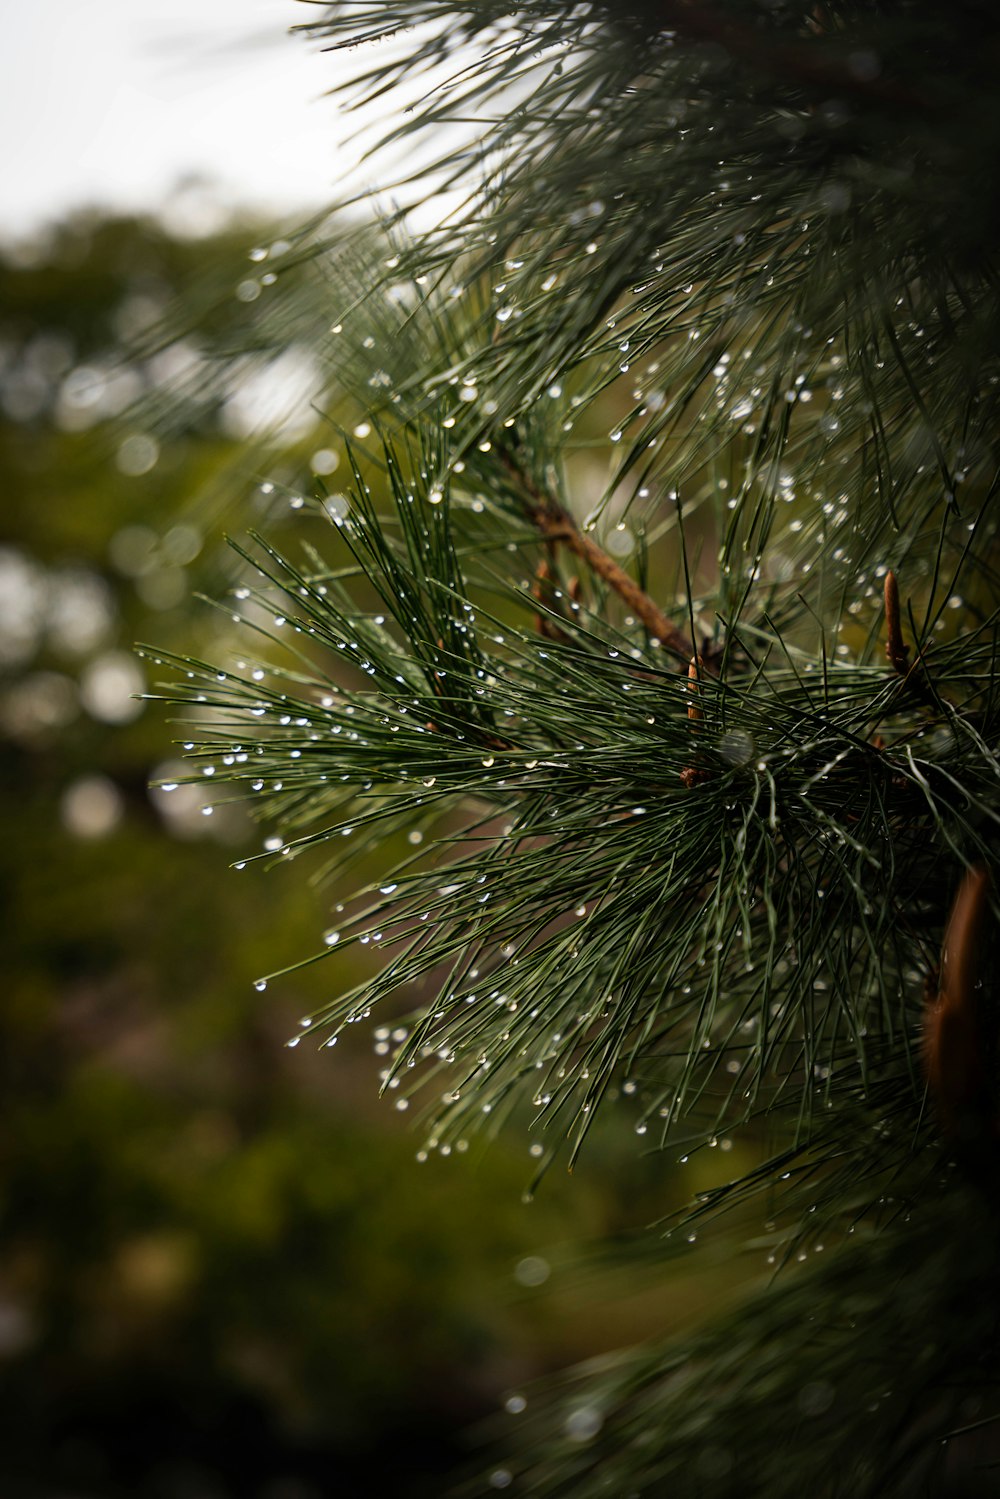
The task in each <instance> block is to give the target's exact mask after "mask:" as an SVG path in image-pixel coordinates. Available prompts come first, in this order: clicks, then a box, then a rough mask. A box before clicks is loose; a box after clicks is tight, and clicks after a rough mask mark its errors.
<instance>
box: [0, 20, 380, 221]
mask: <svg viewBox="0 0 1000 1499" xmlns="http://www.w3.org/2000/svg"><path fill="white" fill-rule="evenodd" d="M316 14H317V11H316V9H315V8H314V7H313V6H311V5H304V4H298V3H296V0H34V3H20V0H19V3H16V4H12V5H11V6H10V8H9V13H8V15H7V17H6V21H5V26H4V45H3V48H2V51H0V131H2V135H0V139H2V140H3V166H2V168H0V234H2V235H7V236H9V235H15V236H21V235H23V234H25V233H30V232H31V231H32V230H33V229H34V228H36V227H38V226H39V225H41V224H44V223H46V222H49V221H51V220H53V219H55V218H57V217H59V216H60V215H62V214H63V213H65V212H66V211H67V210H68V209H71V208H75V207H78V206H82V205H93V204H96V205H99V206H102V207H114V208H153V207H156V206H157V205H158V204H160V203H161V202H162V200H163V199H164V197H165V195H166V194H168V193H169V192H170V190H171V189H172V188H173V187H174V186H175V185H176V184H177V183H178V182H179V180H180V179H181V178H183V177H184V176H185V174H189V173H195V174H205V175H208V176H211V177H213V178H216V179H218V180H219V181H220V182H221V183H222V184H223V186H224V187H225V188H226V189H227V191H228V193H229V195H230V196H231V198H232V199H235V200H238V201H245V202H248V203H250V204H252V205H255V206H256V205H259V206H261V207H263V208H264V209H265V210H273V211H275V212H276V213H278V214H280V213H282V212H285V211H293V212H294V211H296V210H299V209H301V208H303V207H306V208H311V207H313V206H319V205H322V204H324V203H327V202H329V201H330V200H331V199H333V198H334V197H335V196H336V195H337V190H338V181H339V180H340V179H342V178H343V176H344V174H345V173H346V172H347V171H348V170H349V169H350V167H351V166H352V165H353V161H354V155H355V153H353V152H352V151H351V150H350V149H349V148H346V147H344V146H343V145H338V142H339V141H341V140H342V139H343V137H344V136H345V135H346V133H347V127H346V126H345V125H344V124H343V123H342V121H341V120H339V118H338V113H337V109H336V107H335V105H334V103H333V102H332V101H331V100H329V99H323V98H321V95H322V94H323V93H324V91H325V90H326V89H328V88H330V87H331V86H332V85H333V84H334V83H335V82H336V81H337V78H338V74H339V71H340V70H341V69H342V68H343V67H344V66H345V63H344V62H343V61H342V60H341V59H339V58H338V57H337V56H336V55H332V54H330V53H326V54H323V53H320V52H319V51H318V48H317V46H316V44H315V43H312V44H307V43H306V42H305V41H304V40H303V39H302V38H301V37H298V38H295V37H289V36H288V35H287V32H288V28H289V27H290V26H292V25H294V24H296V23H297V22H301V21H303V20H308V19H311V18H312V17H314V16H315V15H316ZM206 227H207V226H206Z"/></svg>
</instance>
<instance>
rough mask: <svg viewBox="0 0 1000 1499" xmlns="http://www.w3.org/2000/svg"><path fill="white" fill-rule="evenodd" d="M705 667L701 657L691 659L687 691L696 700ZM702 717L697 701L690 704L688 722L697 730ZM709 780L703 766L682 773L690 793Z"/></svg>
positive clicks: (695, 766) (691, 767)
mask: <svg viewBox="0 0 1000 1499" xmlns="http://www.w3.org/2000/svg"><path fill="white" fill-rule="evenodd" d="M704 667H705V663H704V661H703V660H702V659H701V657H700V656H697V655H695V656H692V657H691V664H690V666H689V667H688V679H687V690H688V692H693V693H694V694H695V698H696V699H697V695H698V690H699V687H698V684H699V681H700V679H701V673H702V671H703V670H704ZM702 716H703V715H702V711H701V709H700V708H699V706H698V703H697V701H694V702H690V703H688V720H689V722H690V723H691V724H692V725H693V726H694V727H695V728H697V725H698V724H700V723H701V720H702ZM708 779H709V774H708V771H707V770H706V769H705V768H704V766H701V765H687V766H685V768H684V769H683V770H682V771H681V780H682V781H683V783H684V785H685V786H686V787H687V788H688V790H689V791H690V790H691V788H692V787H693V786H699V785H700V784H701V783H702V782H703V781H707V780H708Z"/></svg>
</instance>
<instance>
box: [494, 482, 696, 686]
mask: <svg viewBox="0 0 1000 1499" xmlns="http://www.w3.org/2000/svg"><path fill="white" fill-rule="evenodd" d="M501 457H502V461H503V464H504V467H505V468H506V470H507V473H508V474H509V476H510V478H511V479H512V480H513V482H514V485H515V487H516V489H517V491H518V494H519V497H520V499H521V502H522V504H523V505H524V508H525V510H526V511H527V513H528V515H529V516H530V518H531V520H532V521H533V522H534V524H535V525H536V526H537V527H538V529H539V531H540V532H541V534H542V536H544V538H545V540H546V541H551V542H560V543H561V544H562V545H563V546H565V547H568V548H569V550H570V551H571V552H573V553H574V554H575V555H576V556H577V557H580V558H582V559H583V561H584V562H586V563H587V565H588V567H589V568H590V569H591V571H592V572H594V573H596V574H597V576H598V577H599V578H603V579H604V581H605V583H607V585H608V587H609V588H611V589H613V590H614V592H615V593H617V595H618V597H619V598H620V599H621V600H622V601H623V602H624V603H625V604H627V605H628V607H629V609H631V611H632V613H633V614H634V615H635V616H636V618H637V619H639V620H641V621H642V623H643V624H644V625H645V627H646V629H647V630H648V631H649V634H650V636H651V637H652V638H653V639H654V640H658V641H659V643H660V645H661V646H662V647H663V648H664V650H668V651H673V652H674V653H675V654H676V655H678V656H682V657H683V658H684V660H685V661H688V660H690V658H691V656H692V654H693V650H694V648H693V646H692V644H691V642H690V641H689V640H688V639H687V637H686V636H685V635H684V633H683V631H681V630H678V628H677V626H676V625H675V624H673V622H672V621H671V620H669V619H668V618H667V616H666V615H665V614H664V612H663V610H662V609H661V608H660V607H659V605H658V604H655V603H654V602H653V600H652V599H651V598H650V597H649V594H648V593H646V592H645V591H644V590H643V589H641V588H640V587H639V585H638V583H637V582H636V581H635V579H634V578H630V577H629V575H628V573H627V572H625V570H624V568H621V567H619V566H618V563H617V562H615V561H614V559H613V558H612V557H609V556H608V554H607V552H605V551H604V550H603V549H602V548H601V547H599V546H598V544H597V542H596V541H594V539H593V537H591V536H588V535H587V533H586V532H585V531H581V530H580V528H579V527H578V526H577V524H576V521H575V520H574V519H573V517H572V516H571V515H570V513H569V511H568V510H567V509H566V508H565V506H563V505H561V504H560V503H559V501H558V500H557V499H555V498H554V497H553V496H552V495H548V494H545V493H544V492H543V491H542V490H541V489H540V488H539V487H538V485H537V484H536V483H535V481H534V480H533V479H532V478H531V476H530V475H529V474H527V473H525V471H524V469H523V468H521V466H520V465H519V464H518V463H517V462H516V460H515V459H514V458H512V457H511V455H510V454H509V453H503V454H502V455H501Z"/></svg>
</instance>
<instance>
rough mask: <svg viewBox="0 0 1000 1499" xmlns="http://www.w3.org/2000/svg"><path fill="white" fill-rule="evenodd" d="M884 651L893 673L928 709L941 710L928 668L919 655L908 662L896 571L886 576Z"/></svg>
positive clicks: (907, 648) (908, 653)
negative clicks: (903, 681)
mask: <svg viewBox="0 0 1000 1499" xmlns="http://www.w3.org/2000/svg"><path fill="white" fill-rule="evenodd" d="M885 635H886V640H885V654H886V656H887V657H888V659H889V661H890V662H891V663H892V666H893V668H894V670H895V671H896V673H897V674H898V675H899V676H901V677H902V678H903V679H904V680H905V682H906V685H907V686H908V687H909V688H910V689H911V690H912V691H913V692H914V693H915V694H916V696H917V697H918V698H919V699H920V701H921V702H922V703H923V704H924V705H925V707H928V708H934V709H937V710H940V708H941V703H940V699H939V698H938V695H937V693H936V692H935V691H934V688H933V687H932V685H931V682H930V679H929V677H928V675H927V668H926V666H925V665H924V663H923V661H922V660H921V658H920V654H919V652H918V654H917V659H916V660H915V661H914V662H913V664H912V666H911V664H910V647H909V646H908V645H907V644H906V641H905V640H904V639H903V626H902V622H901V617H900V608H899V584H898V583H897V582H896V574H895V573H894V572H892V571H891V569H890V571H889V572H887V573H886V575H885Z"/></svg>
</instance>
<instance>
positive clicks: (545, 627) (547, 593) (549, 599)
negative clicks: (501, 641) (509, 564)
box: [531, 558, 570, 644]
mask: <svg viewBox="0 0 1000 1499" xmlns="http://www.w3.org/2000/svg"><path fill="white" fill-rule="evenodd" d="M531 597H532V598H533V599H534V600H535V602H536V603H537V604H538V605H540V608H539V610H538V613H537V614H536V615H535V629H536V630H537V631H538V633H539V635H541V636H542V638H543V639H545V640H560V641H562V642H563V644H568V643H569V640H570V637H569V636H568V635H567V634H566V631H565V630H562V629H560V627H559V626H558V625H557V624H556V623H555V621H554V620H553V619H551V618H550V616H549V615H548V614H544V613H542V610H543V609H548V610H550V611H554V609H555V586H554V583H553V579H552V569H551V567H550V566H549V564H548V563H547V562H546V561H545V559H544V558H543V559H542V561H541V562H539V564H538V566H537V567H536V568H535V581H534V583H533V584H532V585H531Z"/></svg>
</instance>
